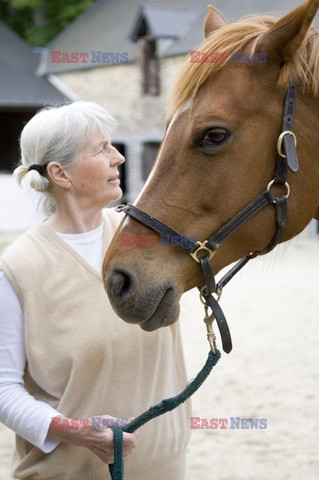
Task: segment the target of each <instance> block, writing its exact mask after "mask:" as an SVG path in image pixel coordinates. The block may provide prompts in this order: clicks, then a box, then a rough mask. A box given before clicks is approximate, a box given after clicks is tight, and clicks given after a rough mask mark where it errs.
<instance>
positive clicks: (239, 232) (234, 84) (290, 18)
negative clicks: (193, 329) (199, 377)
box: [103, 0, 319, 331]
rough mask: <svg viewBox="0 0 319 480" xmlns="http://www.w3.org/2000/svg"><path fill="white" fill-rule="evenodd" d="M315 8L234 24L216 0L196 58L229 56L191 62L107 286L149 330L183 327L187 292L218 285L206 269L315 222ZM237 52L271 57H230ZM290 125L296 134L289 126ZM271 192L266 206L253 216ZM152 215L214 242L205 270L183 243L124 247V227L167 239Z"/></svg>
mask: <svg viewBox="0 0 319 480" xmlns="http://www.w3.org/2000/svg"><path fill="white" fill-rule="evenodd" d="M318 6H319V0H308V1H306V2H304V3H303V4H302V5H300V6H299V7H298V8H296V9H294V10H293V11H291V12H290V13H289V14H287V15H286V16H284V17H283V18H281V19H277V18H273V17H269V16H254V17H251V18H244V19H242V20H240V21H238V22H236V23H234V24H227V23H226V21H225V19H224V18H223V16H222V15H221V14H220V13H219V12H218V11H217V10H216V9H215V8H213V7H209V9H208V14H207V17H206V21H205V35H206V39H205V40H204V42H203V43H202V44H201V45H200V46H199V47H198V48H197V49H196V51H197V52H200V53H199V54H198V58H206V59H212V58H213V57H212V54H214V55H215V54H216V53H217V54H218V55H219V57H217V58H219V59H221V58H222V59H225V58H226V59H227V60H226V62H225V61H219V62H218V61H215V62H214V61H205V62H203V63H199V62H196V61H195V62H194V61H193V60H194V57H193V59H192V57H191V55H190V56H189V57H188V59H187V60H186V62H185V64H184V66H183V67H182V69H181V71H180V73H179V75H178V77H177V80H176V84H175V87H174V90H173V97H172V102H171V106H170V109H169V114H168V122H167V129H166V134H165V137H164V140H163V142H162V145H161V148H160V151H159V154H158V157H157V159H156V162H155V165H154V167H153V170H152V172H151V176H150V178H149V180H148V181H147V184H146V185H145V187H144V189H143V191H142V193H141V195H140V196H139V198H138V199H137V201H136V203H135V205H134V207H136V209H137V210H134V207H132V208H131V210H127V213H128V216H127V217H126V220H125V221H124V222H123V223H122V225H121V226H120V228H119V230H118V232H117V234H116V235H115V236H114V239H113V241H112V243H111V245H110V248H109V250H108V252H107V254H106V257H105V260H104V265H103V279H104V283H105V287H106V290H107V293H108V295H109V298H110V301H111V303H112V306H113V308H114V309H115V311H116V312H117V313H118V315H119V316H120V317H121V318H123V320H125V321H127V322H130V323H136V324H139V325H140V326H141V327H142V328H143V329H144V330H148V331H151V330H154V329H157V328H159V327H163V326H166V325H169V324H171V323H173V322H175V321H176V320H177V319H178V317H179V300H180V296H181V295H182V293H183V292H185V291H187V290H189V289H191V288H193V287H195V286H201V285H206V286H207V285H208V284H209V283H213V280H214V277H213V276H212V277H211V278H209V269H210V268H212V271H213V272H214V274H216V273H217V272H218V271H220V270H221V269H222V268H223V267H225V266H227V265H229V264H231V263H232V262H235V261H236V260H238V259H241V258H245V257H247V255H248V256H249V255H250V254H251V252H256V253H265V252H266V251H267V249H268V250H269V249H270V248H269V246H270V245H271V248H272V247H273V246H274V245H275V244H277V243H279V242H284V241H286V240H288V239H291V238H292V237H294V236H295V235H297V234H298V233H299V232H301V231H302V230H303V229H304V228H305V227H306V225H307V224H308V223H309V221H310V220H311V219H312V218H317V219H319V157H318V151H319V102H318V95H319V60H318V59H319V31H318V29H316V28H314V27H311V23H312V20H313V19H314V17H315V15H316V12H317V9H318ZM231 52H240V55H242V57H241V58H246V59H247V58H253V59H255V58H259V59H261V58H263V60H264V59H265V57H266V58H267V62H264V61H263V62H255V61H251V62H247V61H245V62H244V61H239V62H237V61H232V57H231V55H230V53H231ZM204 54H205V55H204ZM248 54H251V56H249V55H248ZM265 54H267V55H266V56H265ZM227 55H228V56H227ZM214 58H216V55H215V57H214ZM293 82H295V85H296V87H297V94H296V92H291V88H294V86H293V85H294V84H293ZM289 89H290V90H289ZM285 98H286V99H288V100H287V102H288V103H287V102H285ZM284 104H285V105H284ZM291 108H292V114H291V112H290V113H289V109H291ZM287 112H288V113H287ZM287 122H288V126H289V122H290V124H291V125H292V122H293V131H292V128H288V132H287V131H283V125H286V124H287ZM285 130H287V129H285ZM294 135H295V136H296V138H297V155H298V159H299V166H298V160H297V156H296V151H295V140H296V139H295V137H294ZM278 137H280V140H279V145H277V142H278ZM277 150H278V153H277ZM285 153H286V155H285ZM288 154H289V155H288ZM283 158H286V164H282V165H281V166H280V165H279V164H278V159H279V160H280V159H283ZM280 161H281V160H280ZM278 165H279V166H278ZM274 172H275V177H274ZM278 172H279V173H278ZM283 172H284V174H283ZM274 179H275V181H274V182H273V180H274ZM263 192H264V193H263ZM267 192H268V197H269V196H270V197H271V198H268V200H269V201H267V202H266V201H265V202H264V204H263V205H259V206H258V208H255V210H254V212H251V211H250V212H249V214H247V215H246V213H247V212H246V208H247V205H248V206H249V205H250V204H251V202H255V201H256V199H257V201H258V199H259V198H261V196H263V198H264V197H265V198H266V196H267ZM288 197H289V198H288ZM281 201H282V203H283V204H284V205H280V202H281ZM253 205H256V203H253ZM280 208H281V210H280ZM143 212H145V214H146V216H145V218H144V220H145V219H146V220H145V221H144V223H143V218H142V214H143ZM243 212H244V213H243ZM245 215H246V216H245ZM238 216H239V217H238ZM243 216H244V217H245V218H242V217H243ZM134 217H135V218H134ZM280 217H284V218H282V219H283V220H284V221H283V222H281V223H282V225H281V227H280V228H279V226H278V225H279V224H280V221H281V220H282V219H281V220H280ZM141 218H142V222H141ZM150 218H155V219H157V220H159V221H160V222H162V224H164V227H163V228H164V233H165V232H166V233H167V230H165V226H169V227H170V228H171V229H173V231H176V232H180V233H181V234H182V235H183V236H191V237H195V238H196V239H197V240H200V241H201V242H204V241H205V240H208V239H210V238H213V240H212V241H210V242H208V243H207V244H206V248H205V246H203V245H202V244H198V246H200V245H202V247H201V248H200V249H199V251H198V252H197V253H196V255H198V256H197V260H200V259H201V258H203V257H205V258H206V267H205V268H206V270H205V271H204V269H203V265H201V263H202V262H194V259H193V258H192V257H191V256H190V255H189V254H188V253H189V252H187V251H186V250H185V249H183V248H181V247H179V246H172V245H170V246H165V247H163V246H161V245H157V246H154V245H148V246H147V245H146V246H138V245H132V246H126V247H123V246H121V242H120V238H121V235H123V234H129V235H131V236H135V237H137V238H140V237H141V236H145V235H146V236H147V235H151V236H154V235H159V233H154V231H153V230H154V228H153V227H152V225H151V223H150V222H151V221H152V220H150ZM238 218H240V219H241V220H242V221H241V222H239V221H238V222H237V220H238ZM278 218H279V219H278ZM234 219H235V223H236V222H237V223H238V225H236V228H235V227H234V222H233V220H234ZM147 225H148V226H147ZM158 225H159V224H158ZM225 226H226V227H225ZM161 228H162V227H161ZM155 231H156V228H155ZM159 231H160V229H159V230H157V232H159ZM214 233H215V235H214ZM217 237H218V238H219V241H217V240H216V239H217ZM144 238H145V237H144ZM158 243H159V242H158ZM272 244H273V245H272ZM193 250H194V249H193ZM193 253H194V252H193ZM206 254H207V256H206ZM207 258H208V260H209V265H210V266H208V265H207ZM201 267H202V268H201ZM203 272H204V273H205V272H206V273H205V275H204V273H203Z"/></svg>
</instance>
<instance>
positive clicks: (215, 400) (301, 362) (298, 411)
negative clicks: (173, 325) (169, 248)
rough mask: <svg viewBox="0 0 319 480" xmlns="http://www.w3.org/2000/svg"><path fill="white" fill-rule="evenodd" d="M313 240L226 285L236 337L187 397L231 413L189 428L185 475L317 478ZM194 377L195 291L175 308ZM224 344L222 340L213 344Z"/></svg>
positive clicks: (199, 330) (318, 250) (198, 335)
mask: <svg viewBox="0 0 319 480" xmlns="http://www.w3.org/2000/svg"><path fill="white" fill-rule="evenodd" d="M318 275H319V238H317V239H311V238H309V237H308V236H306V235H303V236H301V237H298V238H297V239H295V240H293V241H292V242H289V243H288V244H286V245H285V246H284V247H281V246H280V247H279V248H278V249H277V250H276V251H275V252H274V253H273V254H270V255H267V257H265V258H261V259H256V260H254V261H252V262H251V263H250V265H248V266H247V267H246V268H245V270H244V271H243V272H242V273H240V274H239V275H238V276H237V278H235V279H234V280H233V281H232V282H231V284H230V285H229V286H227V287H226V288H225V292H224V295H223V298H222V302H221V304H222V307H223V309H224V312H225V314H226V317H227V320H228V323H229V325H230V328H231V332H232V337H233V345H234V348H233V351H232V352H231V354H230V355H226V354H223V355H222V359H221V360H220V362H219V363H218V365H217V366H216V367H215V369H214V371H213V372H212V374H211V376H210V377H209V378H208V380H207V381H206V383H205V384H204V385H203V386H202V387H201V389H200V390H199V391H198V392H197V393H196V395H195V396H194V398H193V415H194V417H199V418H201V419H208V421H209V420H210V419H211V418H217V419H227V420H228V428H226V429H205V428H204V429H194V430H192V440H191V443H190V445H189V448H188V467H187V480H212V479H216V480H253V479H254V480H300V479H301V480H317V479H318V478H319V459H318V444H319V442H318V435H317V430H318V428H319V402H318V393H319V373H318V372H319V368H318V367H319V350H318V347H317V344H318V341H319V323H318V312H319V294H318V284H319V282H318ZM181 312H182V315H181V317H182V319H183V320H182V322H181V326H182V333H183V338H184V344H185V355H186V363H187V368H188V372H189V378H190V379H191V378H192V377H193V376H195V374H196V373H197V371H198V370H199V369H200V368H201V366H202V364H203V362H204V361H205V360H206V357H207V352H208V343H207V340H206V338H205V336H206V335H205V325H204V323H203V321H202V318H203V312H202V307H201V305H200V303H199V300H198V299H197V291H195V290H194V291H192V292H189V293H187V294H185V295H184V297H183V300H182V306H181ZM219 343H220V342H219ZM231 417H240V418H241V419H247V418H250V419H261V418H264V419H267V428H266V429H230V428H229V426H230V422H231ZM12 445H13V434H12V433H11V432H10V431H9V430H7V429H6V428H5V427H3V426H2V425H0V480H9V479H10V478H11V477H10V473H9V472H10V470H9V468H10V467H9V466H10V458H11V451H12Z"/></svg>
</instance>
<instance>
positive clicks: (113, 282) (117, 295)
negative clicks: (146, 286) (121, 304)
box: [107, 268, 133, 301]
mask: <svg viewBox="0 0 319 480" xmlns="http://www.w3.org/2000/svg"><path fill="white" fill-rule="evenodd" d="M132 283H133V282H132V276H131V275H130V274H129V273H128V272H127V271H125V270H124V269H121V268H116V269H114V270H113V272H112V273H111V275H110V276H109V278H108V280H107V287H108V291H109V292H110V293H111V295H112V297H113V298H114V299H116V300H117V301H119V300H121V301H123V300H125V299H126V298H127V297H128V296H129V294H130V290H131V287H132Z"/></svg>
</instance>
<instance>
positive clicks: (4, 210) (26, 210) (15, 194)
mask: <svg viewBox="0 0 319 480" xmlns="http://www.w3.org/2000/svg"><path fill="white" fill-rule="evenodd" d="M38 198H39V197H38V195H34V194H32V196H31V195H28V194H27V193H26V192H25V191H24V190H22V188H20V187H19V186H18V184H17V182H16V180H15V179H14V178H13V176H12V175H10V174H0V233H12V232H22V231H24V230H26V229H27V228H29V227H30V226H31V225H34V224H35V223H36V222H38V221H40V220H41V219H42V218H43V215H42V214H40V213H39V212H37V208H36V205H37V202H38Z"/></svg>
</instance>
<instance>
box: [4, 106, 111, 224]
mask: <svg viewBox="0 0 319 480" xmlns="http://www.w3.org/2000/svg"><path fill="white" fill-rule="evenodd" d="M115 125H116V122H115V120H114V118H113V117H112V116H111V114H110V113H109V112H107V110H105V109H104V108H103V107H101V106H100V105H98V104H97V103H94V102H83V101H77V102H73V103H69V104H66V105H62V106H59V107H46V108H43V109H42V110H40V111H39V112H37V113H36V115H35V116H34V117H32V118H31V120H30V121H29V122H28V123H27V124H26V125H25V127H24V128H23V130H22V133H21V137H20V149H21V160H20V165H19V166H18V167H17V168H16V169H15V170H14V172H13V175H14V176H15V178H16V180H17V182H18V183H19V185H20V186H22V187H23V188H26V189H34V190H36V191H38V192H41V193H42V195H43V198H42V209H43V211H44V213H46V214H48V215H51V214H52V213H54V212H55V209H56V204H55V200H54V198H53V197H52V195H51V193H50V181H49V179H48V177H47V176H46V175H41V174H40V173H39V172H38V171H37V170H30V171H29V167H30V166H31V165H34V164H35V165H40V166H41V167H43V168H45V167H46V165H48V163H50V162H58V163H59V164H60V165H64V166H68V165H70V164H71V163H72V162H73V161H74V160H75V159H76V157H77V156H78V154H79V153H81V152H82V151H83V149H84V148H85V145H86V144H87V143H88V141H89V139H90V137H91V136H92V135H93V134H96V133H100V132H101V133H104V132H105V131H108V132H110V131H111V130H112V128H113V127H114V126H115Z"/></svg>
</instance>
